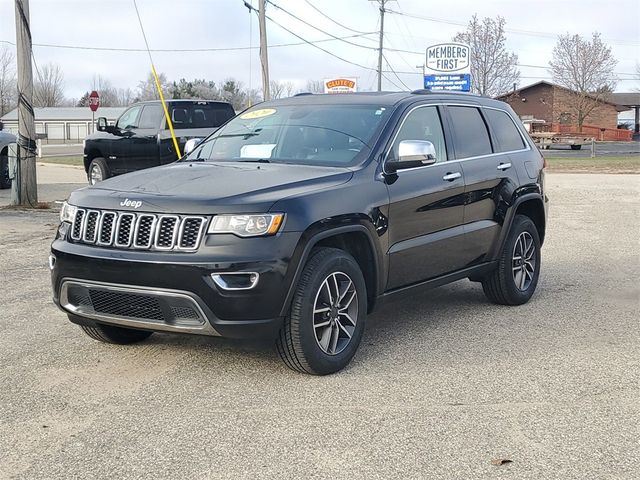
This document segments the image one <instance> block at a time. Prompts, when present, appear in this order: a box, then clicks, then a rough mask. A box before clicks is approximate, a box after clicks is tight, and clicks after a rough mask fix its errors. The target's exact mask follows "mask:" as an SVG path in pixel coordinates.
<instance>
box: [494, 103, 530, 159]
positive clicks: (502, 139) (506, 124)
mask: <svg viewBox="0 0 640 480" xmlns="http://www.w3.org/2000/svg"><path fill="white" fill-rule="evenodd" d="M484 114H485V117H486V119H487V120H488V122H489V124H490V125H491V131H492V133H493V136H494V138H495V139H496V142H497V143H498V145H496V151H497V152H512V151H514V150H522V149H523V148H526V145H525V144H524V141H523V140H522V135H520V132H519V131H518V127H516V125H515V123H513V120H512V119H511V117H510V116H509V115H508V114H507V113H506V112H501V111H499V110H491V109H485V110H484Z"/></svg>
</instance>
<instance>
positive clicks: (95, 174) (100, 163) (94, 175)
mask: <svg viewBox="0 0 640 480" xmlns="http://www.w3.org/2000/svg"><path fill="white" fill-rule="evenodd" d="M110 176H111V174H110V173H109V167H107V162H106V161H105V159H104V158H102V157H96V158H94V159H93V160H91V163H90V164H89V169H88V170H87V180H88V181H89V185H95V184H96V183H98V182H101V181H102V180H106V179H107V178H109V177H110Z"/></svg>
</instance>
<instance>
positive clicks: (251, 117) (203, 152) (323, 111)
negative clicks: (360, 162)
mask: <svg viewBox="0 0 640 480" xmlns="http://www.w3.org/2000/svg"><path fill="white" fill-rule="evenodd" d="M388 112H389V109H387V108H385V107H380V106H376V105H286V106H275V107H272V108H265V107H260V106H257V107H255V108H253V109H250V110H247V111H246V112H244V113H243V114H241V115H239V116H237V117H235V118H234V119H233V120H231V121H230V122H229V123H227V124H226V125H225V126H223V127H222V128H221V129H219V130H218V131H216V132H215V133H214V134H213V135H212V136H210V137H209V138H207V139H206V140H205V141H204V142H202V143H201V144H200V145H199V146H198V147H197V148H196V149H195V150H194V151H193V152H191V153H190V154H189V155H188V156H187V157H186V159H185V160H186V161H196V160H201V161H262V162H274V163H278V162H281V163H296V164H302V165H328V166H349V165H353V164H355V163H356V157H357V156H358V155H359V154H360V152H363V151H365V150H366V151H367V152H368V151H369V150H370V149H371V142H372V140H373V138H374V134H375V132H376V131H377V129H378V128H379V127H380V126H381V125H382V124H383V119H386V117H387V115H388Z"/></svg>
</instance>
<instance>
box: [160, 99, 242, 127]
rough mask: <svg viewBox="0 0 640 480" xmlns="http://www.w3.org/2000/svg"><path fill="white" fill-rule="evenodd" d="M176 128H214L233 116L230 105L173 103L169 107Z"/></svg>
mask: <svg viewBox="0 0 640 480" xmlns="http://www.w3.org/2000/svg"><path fill="white" fill-rule="evenodd" d="M169 110H170V114H171V122H172V123H173V128H175V129H176V130H180V129H185V128H216V127H219V126H220V125H222V124H223V123H225V122H226V121H227V120H229V119H230V118H233V117H234V116H235V112H234V110H233V108H232V107H231V105H227V104H224V103H222V104H218V103H205V102H202V103H187V102H185V103H175V104H172V105H171V106H170V107H169Z"/></svg>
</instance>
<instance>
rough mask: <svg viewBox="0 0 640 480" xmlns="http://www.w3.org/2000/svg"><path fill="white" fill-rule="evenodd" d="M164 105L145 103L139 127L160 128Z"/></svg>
mask: <svg viewBox="0 0 640 480" xmlns="http://www.w3.org/2000/svg"><path fill="white" fill-rule="evenodd" d="M163 116H164V114H163V112H162V106H161V105H160V104H157V105H145V107H144V108H143V109H142V115H140V121H139V122H138V128H156V129H157V128H159V127H160V122H161V121H162V117H163Z"/></svg>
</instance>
